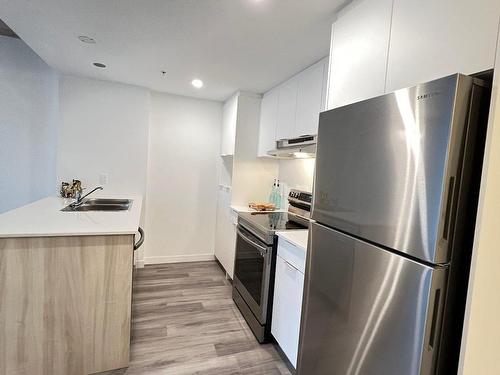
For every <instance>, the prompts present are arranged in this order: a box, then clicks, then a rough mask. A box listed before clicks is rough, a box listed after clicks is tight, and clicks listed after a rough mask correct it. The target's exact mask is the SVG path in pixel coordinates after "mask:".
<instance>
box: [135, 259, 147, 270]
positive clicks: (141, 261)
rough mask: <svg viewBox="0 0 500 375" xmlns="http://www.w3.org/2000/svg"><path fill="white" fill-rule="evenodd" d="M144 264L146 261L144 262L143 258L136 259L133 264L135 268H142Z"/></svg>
mask: <svg viewBox="0 0 500 375" xmlns="http://www.w3.org/2000/svg"><path fill="white" fill-rule="evenodd" d="M145 264H146V262H145V261H144V260H137V261H136V262H135V266H136V267H137V268H144V265H145Z"/></svg>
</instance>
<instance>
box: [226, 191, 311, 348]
mask: <svg viewBox="0 0 500 375" xmlns="http://www.w3.org/2000/svg"><path fill="white" fill-rule="evenodd" d="M311 200H312V195H311V193H307V192H303V191H299V190H291V191H290V194H289V196H288V201H289V209H288V212H245V213H240V214H239V215H238V227H237V236H236V257H235V263H234V277H233V300H234V302H235V303H236V305H237V306H238V308H239V309H240V311H241V313H242V314H243V317H244V318H245V320H246V321H247V323H248V325H249V326H250V328H251V329H252V332H253V333H254V335H255V337H256V338H257V340H258V341H259V342H265V341H267V340H268V339H269V336H270V330H271V311H272V296H273V288H274V272H275V268H276V250H277V249H276V246H277V236H276V235H275V233H276V231H281V230H288V229H295V230H296V229H307V227H308V224H309V220H308V218H309V216H310V208H311ZM292 211H295V213H294V212H292Z"/></svg>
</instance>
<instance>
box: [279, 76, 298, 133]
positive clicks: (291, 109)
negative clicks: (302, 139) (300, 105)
mask: <svg viewBox="0 0 500 375" xmlns="http://www.w3.org/2000/svg"><path fill="white" fill-rule="evenodd" d="M298 84H299V80H298V78H297V76H295V77H293V78H291V79H289V80H288V81H286V82H285V83H284V84H282V85H281V86H280V87H279V88H278V91H279V98H278V116H277V123H276V139H287V138H293V136H294V131H295V121H296V111H297V91H298Z"/></svg>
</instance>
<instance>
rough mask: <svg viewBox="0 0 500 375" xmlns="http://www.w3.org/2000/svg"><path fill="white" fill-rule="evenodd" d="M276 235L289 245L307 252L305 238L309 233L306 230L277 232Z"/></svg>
mask: <svg viewBox="0 0 500 375" xmlns="http://www.w3.org/2000/svg"><path fill="white" fill-rule="evenodd" d="M276 234H277V235H278V237H281V238H283V239H285V240H287V241H288V242H290V243H291V244H293V245H295V246H297V247H300V248H301V249H304V251H307V237H308V236H309V231H308V230H307V229H297V230H286V231H285V230H284V231H278V232H276Z"/></svg>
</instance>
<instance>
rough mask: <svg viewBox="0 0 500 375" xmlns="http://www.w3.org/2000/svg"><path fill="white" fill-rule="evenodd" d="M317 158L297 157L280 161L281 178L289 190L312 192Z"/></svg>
mask: <svg viewBox="0 0 500 375" xmlns="http://www.w3.org/2000/svg"><path fill="white" fill-rule="evenodd" d="M315 164H316V159H295V160H280V161H279V179H280V182H282V183H285V185H286V188H287V191H286V192H285V193H286V194H288V190H289V189H291V188H293V189H299V190H304V191H308V192H312V187H313V180H314V166H315Z"/></svg>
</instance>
